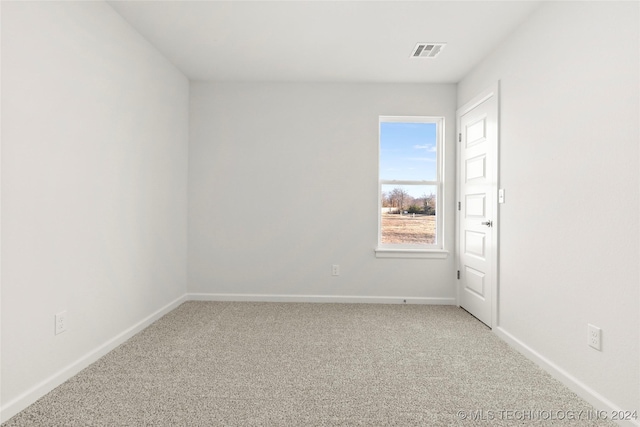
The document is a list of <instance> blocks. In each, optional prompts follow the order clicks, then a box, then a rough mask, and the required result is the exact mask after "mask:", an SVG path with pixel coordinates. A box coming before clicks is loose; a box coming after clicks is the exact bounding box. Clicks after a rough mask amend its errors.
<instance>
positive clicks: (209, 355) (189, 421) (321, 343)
mask: <svg viewBox="0 0 640 427" xmlns="http://www.w3.org/2000/svg"><path fill="white" fill-rule="evenodd" d="M461 411H464V412H461ZM480 411H482V412H480ZM579 411H584V412H583V413H582V414H581V415H580V412H579ZM588 411H594V408H593V407H591V406H590V405H589V404H587V403H586V402H585V401H584V400H582V399H580V398H579V397H578V396H576V395H575V394H574V393H572V392H571V391H569V390H568V389H567V388H566V387H564V386H563V385H562V384H561V383H559V382H558V381H556V380H555V379H553V378H552V377H551V376H550V375H548V374H547V373H545V372H544V371H542V370H541V369H540V368H538V367H537V366H536V365H534V364H533V363H532V362H530V361H529V360H527V359H526V358H524V357H523V356H521V355H520V354H518V353H517V352H516V351H514V350H512V349H511V348H510V347H509V346H508V345H506V344H505V343H504V342H502V341H501V340H500V339H498V338H497V337H496V336H495V335H493V334H492V333H491V331H490V330H489V329H488V328H487V327H486V326H484V325H483V324H481V323H480V322H478V321H477V320H475V319H474V318H473V317H472V316H470V315H469V314H468V313H466V312H465V311H464V310H461V309H459V308H456V307H451V306H425V305H374V304H301V303H247V302H243V303H233V302H187V303H184V304H183V305H181V306H180V307H178V308H177V309H176V310H174V311H172V312H171V313H169V314H167V315H166V316H164V317H163V318H162V319H160V320H158V321H157V322H155V323H154V324H153V325H151V326H150V327H149V328H147V329H145V330H144V331H142V332H141V333H139V334H138V335H136V336H135V337H133V338H131V339H130V340H129V341H127V342H126V343H124V344H123V345H121V346H120V347H118V348H116V349H115V350H114V351H112V352H111V353H109V354H107V355H106V356H105V357H103V358H102V359H100V360H99V361H97V362H96V363H94V364H93V365H91V366H90V367H88V368H87V369H85V370H83V371H82V372H81V373H79V374H78V375H76V376H75V377H73V378H71V379H70V380H68V381H67V382H65V383H64V384H62V385H61V386H60V387H58V388H56V389H55V390H53V391H52V392H51V393H49V394H47V395H46V396H44V397H43V398H41V399H40V400H38V401H37V402H36V403H34V404H33V405H31V406H30V407H29V408H27V409H26V410H24V411H23V412H21V413H20V414H18V415H16V416H15V417H13V418H12V419H10V420H8V421H7V422H6V423H4V424H3V427H4V426H6V427H9V426H452V425H453V426H455V425H462V426H471V425H477V426H494V425H508V426H511V425H527V426H534V425H554V426H555V425H580V426H596V425H598V426H599V425H612V424H610V423H608V422H606V421H602V420H596V419H593V418H595V417H594V416H593V413H589V412H588ZM590 415H591V416H590ZM465 416H466V418H465ZM474 416H475V417H476V418H478V419H476V420H473V419H472V418H473V417H474ZM578 416H580V418H581V419H569V418H578ZM558 418H564V419H563V420H560V419H558ZM589 418H592V419H589Z"/></svg>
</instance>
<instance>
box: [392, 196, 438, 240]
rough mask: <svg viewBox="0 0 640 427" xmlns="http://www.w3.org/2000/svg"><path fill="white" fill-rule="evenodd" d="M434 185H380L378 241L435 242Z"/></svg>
mask: <svg viewBox="0 0 640 427" xmlns="http://www.w3.org/2000/svg"><path fill="white" fill-rule="evenodd" d="M436 191H437V188H436V186H435V185H382V200H381V206H382V212H381V217H380V218H381V221H380V222H381V226H382V230H381V237H382V238H381V243H383V244H422V245H434V244H436Z"/></svg>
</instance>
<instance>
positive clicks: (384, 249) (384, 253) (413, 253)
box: [375, 116, 449, 258]
mask: <svg viewBox="0 0 640 427" xmlns="http://www.w3.org/2000/svg"><path fill="white" fill-rule="evenodd" d="M390 122H391V123H435V125H436V180H435V181H405V180H382V179H380V133H381V132H380V128H381V125H382V123H390ZM444 132H445V128H444V117H434V116H380V117H379V119H378V199H377V200H378V202H377V206H378V245H377V247H376V249H375V253H376V257H378V258H446V257H447V255H448V253H449V252H448V251H447V250H445V246H444V233H443V232H444V218H445V212H444V206H445V203H444V188H445V185H444ZM383 185H430V186H435V187H436V242H435V244H432V245H428V244H390V243H384V244H383V243H382V186H383Z"/></svg>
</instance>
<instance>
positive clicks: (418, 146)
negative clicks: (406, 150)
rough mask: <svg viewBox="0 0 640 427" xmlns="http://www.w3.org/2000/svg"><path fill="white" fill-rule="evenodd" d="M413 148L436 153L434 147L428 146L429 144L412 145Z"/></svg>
mask: <svg viewBox="0 0 640 427" xmlns="http://www.w3.org/2000/svg"><path fill="white" fill-rule="evenodd" d="M413 148H415V149H416V150H427V151H428V152H430V153H435V152H436V146H435V145H430V144H425V145H414V146H413Z"/></svg>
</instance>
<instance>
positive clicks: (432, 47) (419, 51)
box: [411, 43, 447, 58]
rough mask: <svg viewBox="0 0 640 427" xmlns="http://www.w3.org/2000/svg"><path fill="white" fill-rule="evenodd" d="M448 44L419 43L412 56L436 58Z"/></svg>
mask: <svg viewBox="0 0 640 427" xmlns="http://www.w3.org/2000/svg"><path fill="white" fill-rule="evenodd" d="M446 45H447V44H446V43H418V44H417V45H416V47H415V49H413V53H412V54H411V57H412V58H435V57H436V56H438V54H439V53H440V52H442V49H444V47H445V46H446Z"/></svg>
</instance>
